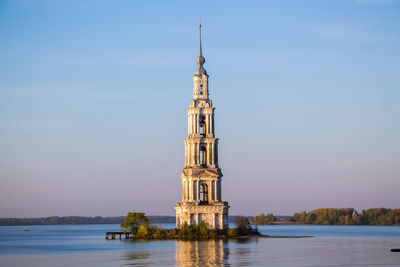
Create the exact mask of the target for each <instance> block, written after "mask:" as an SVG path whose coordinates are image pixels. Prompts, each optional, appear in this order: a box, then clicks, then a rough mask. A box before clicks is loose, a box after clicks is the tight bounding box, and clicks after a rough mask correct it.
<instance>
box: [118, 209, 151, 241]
mask: <svg viewBox="0 0 400 267" xmlns="http://www.w3.org/2000/svg"><path fill="white" fill-rule="evenodd" d="M149 225H150V220H149V218H147V217H146V215H145V213H142V212H129V213H128V214H127V215H126V216H125V220H124V221H123V222H122V223H121V228H122V231H124V232H127V230H128V231H130V232H131V233H132V234H133V235H136V234H137V233H138V229H139V227H141V226H144V227H142V228H141V230H142V232H143V231H145V229H147V228H148V227H149Z"/></svg>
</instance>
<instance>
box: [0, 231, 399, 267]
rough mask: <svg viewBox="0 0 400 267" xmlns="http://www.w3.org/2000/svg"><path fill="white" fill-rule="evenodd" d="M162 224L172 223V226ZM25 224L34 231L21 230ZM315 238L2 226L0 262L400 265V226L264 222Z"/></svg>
mask: <svg viewBox="0 0 400 267" xmlns="http://www.w3.org/2000/svg"><path fill="white" fill-rule="evenodd" d="M164 227H168V228H173V227H174V225H172V224H168V225H164ZM25 228H28V229H29V230H30V231H24V229H25ZM259 229H260V232H261V233H262V234H267V235H274V236H279V235H281V236H285V235H311V236H313V237H312V238H297V239H293V238H290V239H289V238H279V239H261V238H260V239H250V240H245V241H237V240H229V241H222V240H211V241H174V240H166V241H123V240H122V241H121V240H105V232H106V231H119V230H120V228H119V226H118V225H116V224H115V225H114V224H112V225H48V226H24V227H22V226H3V227H0V266H73V265H76V266H125V265H127V266H400V253H396V252H390V249H392V248H400V227H399V226H311V225H307V226H300V225H282V226H279V225H271V226H260V227H259Z"/></svg>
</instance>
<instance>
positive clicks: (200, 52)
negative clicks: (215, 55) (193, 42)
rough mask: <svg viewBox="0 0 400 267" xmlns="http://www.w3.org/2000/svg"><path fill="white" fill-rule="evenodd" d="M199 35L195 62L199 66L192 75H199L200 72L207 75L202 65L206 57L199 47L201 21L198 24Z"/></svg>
mask: <svg viewBox="0 0 400 267" xmlns="http://www.w3.org/2000/svg"><path fill="white" fill-rule="evenodd" d="M199 35H200V39H199V40H200V45H199V57H198V58H197V60H196V62H197V64H198V65H199V68H198V69H197V70H196V72H195V73H194V75H201V74H205V75H207V72H206V70H205V69H204V67H203V65H204V62H205V61H206V59H205V58H204V57H203V51H202V49H201V23H200V24H199Z"/></svg>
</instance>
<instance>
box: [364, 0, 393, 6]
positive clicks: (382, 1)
mask: <svg viewBox="0 0 400 267" xmlns="http://www.w3.org/2000/svg"><path fill="white" fill-rule="evenodd" d="M356 2H357V3H359V4H363V5H391V4H396V3H397V2H398V0H356Z"/></svg>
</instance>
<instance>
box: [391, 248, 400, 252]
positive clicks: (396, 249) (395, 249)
mask: <svg viewBox="0 0 400 267" xmlns="http://www.w3.org/2000/svg"><path fill="white" fill-rule="evenodd" d="M390 251H391V252H400V248H393V249H391V250H390Z"/></svg>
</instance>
